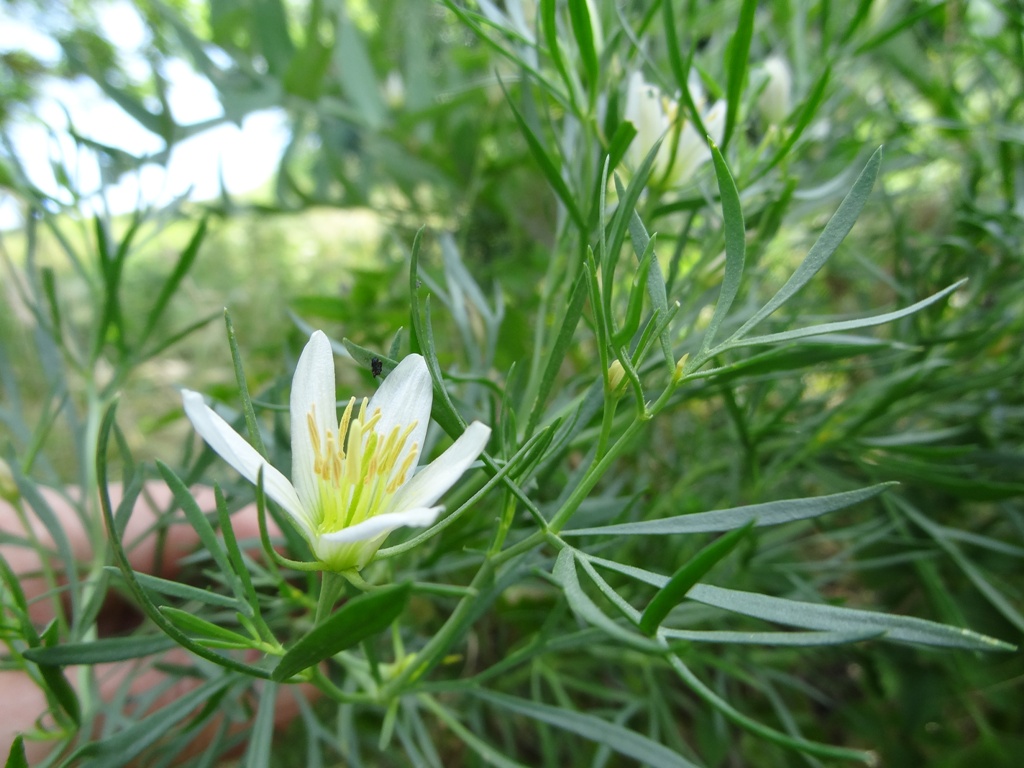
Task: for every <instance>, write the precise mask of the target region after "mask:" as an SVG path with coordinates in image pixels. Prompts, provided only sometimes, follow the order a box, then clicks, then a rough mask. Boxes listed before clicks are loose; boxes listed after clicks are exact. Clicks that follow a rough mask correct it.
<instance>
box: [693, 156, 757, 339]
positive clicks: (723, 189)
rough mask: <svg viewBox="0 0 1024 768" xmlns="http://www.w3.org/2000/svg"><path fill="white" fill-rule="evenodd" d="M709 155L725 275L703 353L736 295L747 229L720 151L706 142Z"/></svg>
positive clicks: (727, 167) (733, 183)
mask: <svg viewBox="0 0 1024 768" xmlns="http://www.w3.org/2000/svg"><path fill="white" fill-rule="evenodd" d="M710 147H711V157H712V159H713V160H714V164H715V175H716V176H717V177H718V192H719V195H720V197H721V200H722V222H723V224H722V226H723V228H724V229H725V278H724V279H723V280H722V290H721V292H720V293H719V294H718V301H717V302H716V303H715V313H714V314H713V315H712V316H711V322H710V323H708V329H707V331H706V332H705V333H704V341H703V342H702V343H701V347H700V354H701V355H703V354H704V353H705V352H707V351H708V349H710V347H711V342H713V341H714V340H715V334H716V333H718V327H719V326H720V325H721V324H722V321H723V320H724V319H725V316H726V315H727V314H728V313H729V309H730V307H732V303H733V301H735V299H736V294H737V293H739V290H740V280H741V279H742V277H743V266H744V262H745V261H746V256H747V229H746V225H745V224H744V222H743V209H742V208H741V207H740V193H739V191H738V190H737V189H736V181H735V180H734V179H733V177H732V173H731V172H730V171H729V166H728V165H726V163H725V158H724V157H722V152H721V151H720V150H719V149H718V147H717V146H715V144H714V142H712V143H711V144H710Z"/></svg>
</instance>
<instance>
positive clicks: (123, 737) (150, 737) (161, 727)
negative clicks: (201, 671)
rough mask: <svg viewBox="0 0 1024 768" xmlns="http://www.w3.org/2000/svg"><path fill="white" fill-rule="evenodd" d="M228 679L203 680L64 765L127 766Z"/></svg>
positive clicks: (90, 743) (96, 742)
mask: <svg viewBox="0 0 1024 768" xmlns="http://www.w3.org/2000/svg"><path fill="white" fill-rule="evenodd" d="M231 680H232V678H231V677H230V676H229V675H222V676H221V677H218V678H216V679H213V680H209V681H207V682H206V683H204V684H202V685H200V686H199V687H198V688H195V689H194V690H192V691H189V692H188V693H186V694H184V695H183V696H181V697H180V698H178V699H175V700H174V701H173V702H171V703H169V704H167V705H166V706H163V707H161V708H160V709H159V710H157V711H156V712H155V713H153V714H152V715H150V716H149V717H146V718H144V719H142V720H140V721H138V722H137V723H135V724H134V725H131V726H129V727H127V728H125V729H124V730H122V731H118V732H116V733H115V734H113V735H112V736H109V737H108V738H106V739H103V740H102V741H93V742H89V743H88V744H87V745H86V746H85V747H83V748H82V749H81V750H79V751H78V752H76V753H75V754H74V755H72V756H71V757H70V758H69V760H68V762H67V763H66V764H67V765H76V766H80V768H108V767H109V768H115V767H116V766H123V765H125V764H126V763H130V762H131V760H132V759H133V758H134V757H137V756H138V755H139V754H141V753H142V752H143V750H145V749H146V748H148V747H149V746H150V745H152V744H154V743H156V742H157V741H159V740H160V739H162V738H163V737H164V736H165V735H166V734H167V732H168V731H169V730H170V729H171V728H173V727H174V726H175V725H176V724H177V723H178V722H180V721H181V720H184V719H185V718H186V717H188V716H189V715H190V714H191V713H193V712H194V711H195V710H196V709H197V708H198V707H201V706H202V705H203V703H204V702H206V701H209V700H210V699H212V698H213V697H215V696H217V695H218V694H220V693H221V691H222V690H223V689H224V688H226V687H227V686H228V684H229V683H230V682H231ZM85 758H92V759H90V760H86V759H85Z"/></svg>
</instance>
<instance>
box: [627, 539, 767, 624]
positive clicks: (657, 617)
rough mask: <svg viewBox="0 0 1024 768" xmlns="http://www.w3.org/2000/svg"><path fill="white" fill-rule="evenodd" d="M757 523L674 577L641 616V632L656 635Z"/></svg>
mask: <svg viewBox="0 0 1024 768" xmlns="http://www.w3.org/2000/svg"><path fill="white" fill-rule="evenodd" d="M755 522H756V520H753V519H751V520H750V521H749V522H747V524H746V525H744V526H743V527H742V528H737V529H736V530H734V531H729V533H727V534H725V535H724V536H722V537H720V538H718V539H716V540H715V541H713V542H711V543H710V544H708V545H707V546H705V547H703V548H701V550H700V551H699V552H698V553H697V554H696V555H694V556H693V557H691V558H690V559H689V560H688V561H687V562H686V563H684V564H683V566H682V568H680V569H679V570H678V571H676V572H675V574H673V576H672V578H671V579H669V580H668V582H666V584H665V586H664V587H662V588H661V589H659V590H658V592H657V593H656V594H655V595H654V597H653V598H651V602H649V603H648V604H647V607H646V608H645V609H644V612H643V614H642V615H641V616H640V629H641V631H643V632H645V633H647V634H648V635H653V634H654V632H655V630H656V629H657V628H658V626H659V625H660V624H661V622H663V621H664V620H665V617H666V616H668V614H669V612H670V611H671V610H672V609H673V608H675V607H676V606H677V605H679V603H681V602H682V601H683V598H685V597H686V593H687V592H689V591H690V589H691V588H692V587H693V585H694V584H696V583H697V581H698V580H699V579H701V578H703V576H704V575H705V574H706V573H707V572H708V571H710V570H711V569H712V568H713V567H714V566H715V565H716V564H717V563H718V562H719V561H720V560H722V559H723V558H724V557H725V556H726V555H728V554H729V553H730V552H732V551H733V550H734V549H735V548H736V545H737V544H739V543H740V540H741V539H743V537H744V536H746V535H747V534H748V533H749V532H750V529H751V528H753V527H754V523H755Z"/></svg>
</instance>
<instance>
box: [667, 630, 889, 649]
mask: <svg viewBox="0 0 1024 768" xmlns="http://www.w3.org/2000/svg"><path fill="white" fill-rule="evenodd" d="M659 634H660V635H662V636H663V637H666V638H669V639H670V640H687V641H689V642H692V643H723V644H725V645H763V646H774V647H781V648H814V647H817V646H822V645H847V644H849V643H859V642H862V641H864V640H873V639H875V638H878V637H881V636H882V635H883V634H884V632H882V631H881V630H878V629H869V630H865V631H861V632H857V631H851V632H731V631H724V630H706V631H699V630H691V629H672V628H670V627H662V628H661V631H660V632H659Z"/></svg>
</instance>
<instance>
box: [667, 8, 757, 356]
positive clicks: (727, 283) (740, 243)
mask: <svg viewBox="0 0 1024 768" xmlns="http://www.w3.org/2000/svg"><path fill="white" fill-rule="evenodd" d="M666 1H667V0H666ZM710 146H711V157H712V159H713V160H714V164H715V175H716V176H717V177H718V191H719V195H720V197H721V200H722V226H723V228H724V230H725V278H724V279H723V280H722V290H721V291H720V293H719V294H718V301H717V302H716V303H715V313H714V314H713V315H712V316H711V322H710V323H708V329H707V331H705V333H704V341H703V342H702V343H701V346H700V353H699V354H701V355H703V354H704V353H705V352H707V351H708V349H710V348H711V343H712V342H713V341H714V340H715V334H716V333H718V327H719V326H720V325H721V324H722V321H723V320H725V317H726V315H727V314H728V313H729V309H730V308H731V307H732V303H733V301H734V300H735V299H736V295H737V294H738V293H739V290H740V281H741V279H742V278H743V266H744V263H745V262H746V254H747V228H746V225H745V224H744V222H743V209H742V208H741V207H740V193H739V190H737V189H736V182H735V180H734V179H733V177H732V173H731V172H730V171H729V166H728V165H726V163H725V158H724V157H722V153H721V151H720V150H719V149H718V147H717V146H715V144H714V142H711V144H710Z"/></svg>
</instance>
